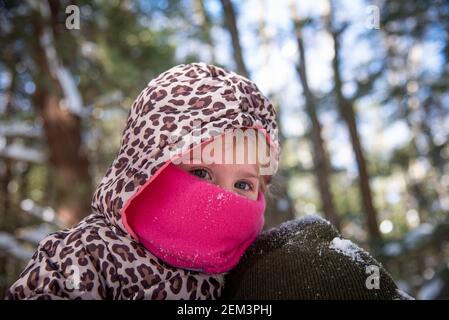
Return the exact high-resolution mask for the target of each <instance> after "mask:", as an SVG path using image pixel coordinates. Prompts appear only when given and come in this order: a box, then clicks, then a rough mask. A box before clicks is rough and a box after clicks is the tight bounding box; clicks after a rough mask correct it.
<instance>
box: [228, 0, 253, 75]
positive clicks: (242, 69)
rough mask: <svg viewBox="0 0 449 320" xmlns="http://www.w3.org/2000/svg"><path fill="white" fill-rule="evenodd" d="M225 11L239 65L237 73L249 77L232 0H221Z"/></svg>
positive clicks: (236, 61) (236, 60)
mask: <svg viewBox="0 0 449 320" xmlns="http://www.w3.org/2000/svg"><path fill="white" fill-rule="evenodd" d="M221 5H222V7H223V13H224V16H225V25H226V28H227V29H228V31H229V34H230V35H231V40H232V48H233V54H234V61H235V63H236V67H237V73H238V74H240V75H242V76H244V77H246V78H248V79H249V73H248V69H246V66H245V62H244V60H243V55H242V47H241V45H240V36H239V31H238V28H237V19H236V15H235V10H234V6H233V5H232V2H231V0H221Z"/></svg>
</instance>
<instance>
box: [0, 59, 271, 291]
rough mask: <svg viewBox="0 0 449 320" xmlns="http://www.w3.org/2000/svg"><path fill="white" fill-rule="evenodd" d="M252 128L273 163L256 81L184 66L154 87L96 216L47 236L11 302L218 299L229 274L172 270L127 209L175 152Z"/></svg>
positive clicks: (145, 95)
mask: <svg viewBox="0 0 449 320" xmlns="http://www.w3.org/2000/svg"><path fill="white" fill-rule="evenodd" d="M198 123H201V126H200V129H199V130H193V128H194V126H195V125H197V124H198ZM247 127H256V128H260V129H261V130H265V132H266V133H267V134H268V135H269V137H270V139H271V143H272V147H273V149H274V150H275V152H276V154H277V156H276V160H277V159H278V154H279V145H278V140H277V135H276V129H277V128H276V121H275V111H274V108H273V106H272V104H271V103H270V102H269V100H268V99H267V98H266V97H265V96H264V95H263V94H262V93H261V92H260V91H259V89H258V88H257V86H256V85H255V84H254V83H253V82H251V81H249V80H248V79H246V78H243V77H241V76H239V75H237V74H235V73H233V72H229V71H226V70H224V69H222V68H219V67H216V66H212V65H207V64H204V63H192V64H183V65H179V66H176V67H173V68H171V69H170V70H168V71H166V72H164V73H162V74H161V75H159V76H158V77H156V78H155V79H153V80H152V81H151V82H150V83H149V84H148V85H147V86H146V88H145V89H143V91H142V92H141V93H140V94H139V96H138V97H137V99H136V100H135V101H134V103H133V104H132V107H131V109H130V112H129V115H128V118H127V122H126V126H125V129H124V131H123V135H122V140H121V146H120V150H119V152H118V155H117V157H116V159H115V160H114V161H113V163H112V164H111V166H110V167H109V169H108V170H107V172H106V175H105V176H104V178H103V179H102V180H101V182H100V183H99V185H98V186H97V189H96V191H95V193H94V195H93V197H92V213H91V214H90V215H89V216H87V217H86V218H84V219H83V220H82V221H81V222H79V223H78V224H77V225H75V226H74V227H72V228H69V229H65V230H62V231H59V232H56V233H53V234H51V235H49V236H47V237H46V238H44V239H43V240H42V241H41V242H40V243H39V246H38V248H37V251H36V252H35V253H34V255H33V257H32V259H31V261H30V262H29V263H28V264H27V266H26V267H25V269H24V271H23V272H22V273H21V274H20V278H19V279H18V280H17V281H16V282H15V283H14V284H13V285H12V286H11V288H10V289H9V290H8V292H7V296H6V298H7V299H217V298H219V297H220V295H221V290H222V287H223V281H224V280H223V278H224V275H223V274H203V273H199V272H196V271H189V270H184V269H179V268H175V267H172V266H169V265H167V264H166V263H164V262H163V261H162V260H160V259H159V258H157V257H155V256H154V255H152V254H151V253H150V252H149V251H148V250H146V249H145V248H144V247H143V246H142V245H141V244H140V243H138V242H137V241H136V240H135V239H134V238H133V237H132V236H131V235H130V234H129V233H128V232H127V231H126V228H125V226H124V224H123V220H122V209H123V208H124V206H125V204H126V203H127V201H130V200H132V197H133V196H135V195H136V194H137V193H138V192H139V190H140V189H141V188H142V187H144V186H145V184H148V183H150V182H151V178H152V177H154V176H155V174H156V173H157V172H158V170H159V169H161V168H162V167H163V165H164V164H166V163H167V162H168V161H169V160H170V159H172V158H173V155H174V154H176V153H177V150H178V151H179V150H181V149H182V150H189V149H190V148H193V147H194V146H196V145H198V144H199V143H201V142H204V141H206V140H208V139H210V138H212V137H214V136H215V135H218V134H223V132H224V131H225V130H226V129H232V128H234V129H235V128H247ZM198 132H200V133H201V134H200V135H199V137H200V138H198ZM276 168H277V166H276ZM162 169H163V168H162Z"/></svg>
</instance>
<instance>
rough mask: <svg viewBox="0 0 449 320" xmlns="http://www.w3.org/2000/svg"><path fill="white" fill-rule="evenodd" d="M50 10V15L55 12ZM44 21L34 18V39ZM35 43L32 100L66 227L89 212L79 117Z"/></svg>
mask: <svg viewBox="0 0 449 320" xmlns="http://www.w3.org/2000/svg"><path fill="white" fill-rule="evenodd" d="M53 9H54V8H53V7H52V11H51V13H52V15H57V12H54V10H53ZM46 23H48V21H45V19H44V18H42V17H40V18H39V19H35V20H34V23H33V25H34V28H35V31H36V35H37V37H38V38H41V37H42V36H43V33H44V28H47V26H46V25H45V24H46ZM51 32H53V30H51ZM35 44H36V45H35V47H34V55H35V58H36V59H35V60H36V66H37V67H38V68H39V71H40V72H39V74H40V76H41V77H42V78H40V79H39V81H35V83H36V91H35V93H34V95H33V99H32V100H33V101H32V102H33V104H34V106H35V108H36V109H37V111H38V113H39V115H40V117H41V119H42V122H43V129H44V136H45V139H46V142H47V146H48V153H49V156H48V161H49V165H50V168H51V170H53V172H54V175H53V177H54V179H55V182H54V183H55V192H56V211H57V214H58V218H59V219H60V221H61V222H62V223H63V224H64V225H66V226H70V225H72V224H74V223H76V222H78V221H79V220H80V219H82V218H83V217H85V216H87V215H88V214H90V212H91V211H90V200H91V193H92V188H91V178H90V174H89V170H88V169H89V163H88V157H87V154H86V151H85V150H84V149H83V146H82V140H81V133H82V132H81V131H82V127H81V118H80V117H79V116H78V115H75V114H73V113H72V112H70V110H69V109H68V108H66V107H64V106H63V105H62V104H61V100H62V97H63V94H62V92H63V90H62V84H61V83H60V82H59V80H58V79H57V77H56V76H55V74H54V72H52V70H51V68H50V65H49V61H48V56H46V52H45V48H43V47H42V42H39V41H36V43H35ZM56 58H57V57H56ZM53 62H54V61H53Z"/></svg>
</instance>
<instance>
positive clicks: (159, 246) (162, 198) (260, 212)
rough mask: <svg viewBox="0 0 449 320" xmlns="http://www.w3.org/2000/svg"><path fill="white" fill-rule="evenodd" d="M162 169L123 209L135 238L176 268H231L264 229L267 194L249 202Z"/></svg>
mask: <svg viewBox="0 0 449 320" xmlns="http://www.w3.org/2000/svg"><path fill="white" fill-rule="evenodd" d="M162 170H163V171H162V172H160V173H159V175H158V176H156V177H155V178H154V180H153V181H152V182H151V183H150V184H148V185H146V186H145V187H144V189H143V190H142V191H141V192H140V193H139V194H138V195H137V196H136V197H135V198H134V199H132V201H130V203H129V204H128V206H127V207H126V208H125V210H126V211H125V213H124V215H126V222H127V223H126V224H127V225H128V226H129V228H130V229H132V231H133V232H131V234H134V235H135V236H137V238H138V240H139V241H140V242H141V243H142V244H143V245H144V246H145V247H146V248H147V249H148V250H149V251H150V252H151V253H153V254H154V255H155V256H157V257H159V258H160V259H162V260H163V261H165V262H167V263H168V264H171V265H173V266H176V267H181V268H185V269H191V270H196V271H202V272H205V273H223V272H226V271H229V270H230V269H232V268H233V267H234V266H235V265H236V264H237V263H238V261H239V260H240V258H241V256H242V255H243V253H244V252H245V250H246V249H247V248H248V247H249V246H250V245H251V244H252V242H253V241H254V240H255V238H256V237H257V235H258V234H259V233H260V231H261V230H262V228H263V224H264V211H265V197H264V195H263V193H262V192H260V191H259V194H258V199H257V201H256V200H251V199H248V198H246V197H244V196H241V195H238V194H236V193H233V192H230V191H227V190H225V189H223V188H221V187H219V186H216V185H214V184H212V183H210V182H208V181H205V180H203V179H200V178H198V177H196V176H194V175H192V174H190V173H188V172H185V171H183V170H182V169H180V168H178V167H176V166H175V165H174V164H172V163H169V164H168V165H167V166H166V167H165V168H164V169H162Z"/></svg>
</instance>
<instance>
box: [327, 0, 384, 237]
mask: <svg viewBox="0 0 449 320" xmlns="http://www.w3.org/2000/svg"><path fill="white" fill-rule="evenodd" d="M330 8H332V5H331V4H330ZM332 15H333V9H330V12H329V15H328V18H327V27H328V31H329V33H330V34H331V36H332V39H333V42H334V58H333V59H332V69H333V74H334V93H335V96H336V98H337V106H338V109H339V111H340V115H341V117H342V119H343V121H344V122H345V124H346V126H347V127H348V130H349V135H350V139H351V145H352V149H353V152H354V155H355V159H356V162H357V169H358V172H359V188H360V193H361V198H362V208H363V211H364V213H365V216H366V223H367V228H368V232H369V235H370V237H371V239H373V240H377V239H380V232H379V225H378V222H377V211H376V209H375V207H374V205H373V200H372V195H371V187H370V185H369V175H368V170H367V167H366V160H365V157H364V154H363V149H362V144H361V142H360V138H359V133H358V129H357V122H356V116H355V112H354V106H353V104H352V101H350V100H349V99H347V98H346V97H345V96H344V95H343V90H342V86H343V83H342V79H341V74H340V72H341V70H340V59H339V50H340V39H339V35H340V34H341V31H342V30H340V31H337V30H335V29H334V26H333V21H332Z"/></svg>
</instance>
